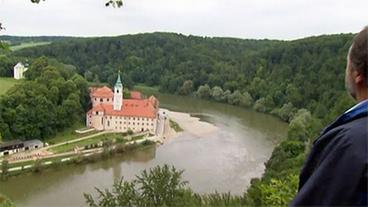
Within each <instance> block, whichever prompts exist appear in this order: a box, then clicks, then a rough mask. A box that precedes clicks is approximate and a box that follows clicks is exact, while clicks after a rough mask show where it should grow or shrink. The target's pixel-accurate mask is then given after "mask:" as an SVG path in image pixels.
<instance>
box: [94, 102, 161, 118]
mask: <svg viewBox="0 0 368 207" xmlns="http://www.w3.org/2000/svg"><path fill="white" fill-rule="evenodd" d="M156 100H157V99H156ZM157 103H158V102H152V99H151V100H149V99H141V100H135V99H124V101H123V105H122V109H121V110H114V106H113V104H108V103H104V104H98V105H96V106H94V107H93V108H92V109H91V110H90V111H89V112H88V113H91V112H96V111H101V112H104V115H107V116H131V117H132V116H136V117H147V118H154V117H156V113H157V110H158V105H157Z"/></svg>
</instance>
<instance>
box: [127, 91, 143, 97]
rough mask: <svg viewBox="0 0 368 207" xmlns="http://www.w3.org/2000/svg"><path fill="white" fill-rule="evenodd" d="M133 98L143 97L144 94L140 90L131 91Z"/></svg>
mask: <svg viewBox="0 0 368 207" xmlns="http://www.w3.org/2000/svg"><path fill="white" fill-rule="evenodd" d="M130 98H131V99H142V94H141V92H139V91H130Z"/></svg>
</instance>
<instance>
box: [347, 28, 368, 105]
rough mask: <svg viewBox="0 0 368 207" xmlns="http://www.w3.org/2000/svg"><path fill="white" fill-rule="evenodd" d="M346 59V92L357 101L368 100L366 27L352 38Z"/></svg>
mask: <svg viewBox="0 0 368 207" xmlns="http://www.w3.org/2000/svg"><path fill="white" fill-rule="evenodd" d="M347 59H348V60H347V66H346V75H345V85H346V88H347V90H348V92H349V93H350V95H351V96H352V97H353V98H355V99H356V100H358V101H361V100H364V99H368V77H367V76H368V26H367V27H365V28H364V29H363V30H362V31H361V32H359V33H358V34H357V35H356V36H355V37H354V39H353V43H352V45H351V47H350V49H349V53H348V58H347Z"/></svg>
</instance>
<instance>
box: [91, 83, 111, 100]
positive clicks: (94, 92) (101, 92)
mask: <svg viewBox="0 0 368 207" xmlns="http://www.w3.org/2000/svg"><path fill="white" fill-rule="evenodd" d="M113 96H114V92H112V90H111V89H110V88H109V87H107V86H104V87H102V88H91V97H95V98H112V97H113Z"/></svg>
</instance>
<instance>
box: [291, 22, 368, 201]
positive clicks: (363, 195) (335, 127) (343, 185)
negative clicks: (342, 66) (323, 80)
mask: <svg viewBox="0 0 368 207" xmlns="http://www.w3.org/2000/svg"><path fill="white" fill-rule="evenodd" d="M367 75H368V27H365V28H364V29H363V30H362V31H361V32H360V33H359V34H357V35H356V36H355V37H354V39H353V43H352V45H351V47H350V49H349V53H348V57H347V67H346V74H345V84H346V88H347V90H348V92H349V93H350V95H351V96H352V97H353V98H354V99H355V100H356V101H357V104H356V105H355V106H353V107H352V108H350V109H349V110H347V111H346V112H345V113H344V114H342V115H341V116H339V117H338V118H337V119H336V120H335V121H334V122H333V123H332V124H330V125H329V126H327V127H326V128H325V129H324V130H323V131H322V132H321V134H320V136H319V137H318V138H317V139H316V141H314V143H313V148H312V150H311V152H310V154H309V157H308V158H307V160H306V162H305V164H304V167H303V169H302V172H301V174H300V180H299V191H298V193H297V195H296V197H295V198H294V200H293V201H292V202H291V204H290V205H291V206H308V205H318V206H321V205H325V206H336V205H344V206H367V197H368V193H367V185H368V183H367V177H368V172H367V166H368V155H367V153H368V152H367V148H368V142H367V140H368V77H367Z"/></svg>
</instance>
